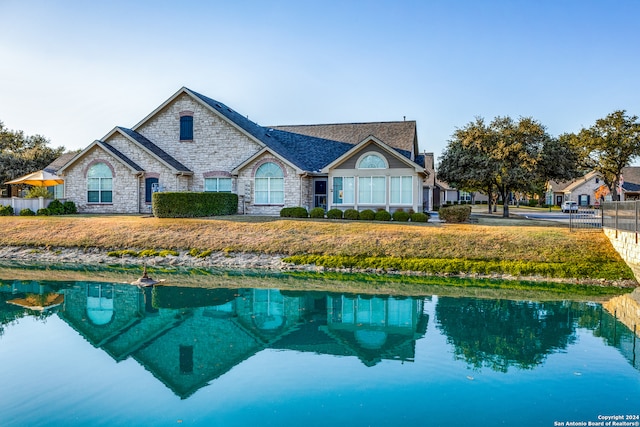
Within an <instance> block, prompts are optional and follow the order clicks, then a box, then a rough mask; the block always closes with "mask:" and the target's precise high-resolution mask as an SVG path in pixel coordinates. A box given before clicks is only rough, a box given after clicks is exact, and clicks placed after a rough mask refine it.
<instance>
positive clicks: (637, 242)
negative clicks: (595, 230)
mask: <svg viewBox="0 0 640 427" xmlns="http://www.w3.org/2000/svg"><path fill="white" fill-rule="evenodd" d="M602 230H603V231H604V234H605V236H607V237H608V238H609V241H610V242H611V245H613V248H614V249H615V250H616V251H617V252H618V253H619V254H620V256H621V257H622V259H623V260H624V261H625V262H626V263H627V265H628V266H629V267H630V268H631V270H632V271H633V274H634V275H635V276H636V280H637V281H638V282H640V236H638V237H637V238H636V233H634V232H632V231H623V230H617V231H616V230H614V229H611V228H603V229H602Z"/></svg>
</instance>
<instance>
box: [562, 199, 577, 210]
mask: <svg viewBox="0 0 640 427" xmlns="http://www.w3.org/2000/svg"><path fill="white" fill-rule="evenodd" d="M562 212H578V202H572V201H570V200H569V201H566V202H564V203H563V204H562Z"/></svg>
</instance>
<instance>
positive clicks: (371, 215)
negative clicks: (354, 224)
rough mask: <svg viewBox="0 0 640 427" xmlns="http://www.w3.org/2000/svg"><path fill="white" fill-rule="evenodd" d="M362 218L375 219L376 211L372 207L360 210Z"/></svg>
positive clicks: (365, 219) (366, 219)
mask: <svg viewBox="0 0 640 427" xmlns="http://www.w3.org/2000/svg"><path fill="white" fill-rule="evenodd" d="M360 219H361V220H364V221H373V220H374V219H376V213H375V212H374V211H372V210H371V209H365V210H363V211H362V212H360Z"/></svg>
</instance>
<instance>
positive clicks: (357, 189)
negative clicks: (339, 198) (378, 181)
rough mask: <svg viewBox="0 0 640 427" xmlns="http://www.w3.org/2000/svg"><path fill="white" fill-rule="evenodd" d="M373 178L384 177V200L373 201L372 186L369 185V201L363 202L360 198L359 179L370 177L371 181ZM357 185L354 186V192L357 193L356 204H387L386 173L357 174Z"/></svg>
mask: <svg viewBox="0 0 640 427" xmlns="http://www.w3.org/2000/svg"><path fill="white" fill-rule="evenodd" d="M373 178H383V179H384V200H383V201H381V202H374V201H373V186H372V187H371V194H370V196H371V200H372V201H371V202H363V201H362V200H360V180H362V179H370V180H371V181H373ZM357 181H358V186H357V187H356V194H357V196H358V197H357V198H356V203H357V205H358V206H380V205H386V204H387V200H388V194H387V193H388V182H389V180H388V179H387V177H386V175H371V176H358V180H357Z"/></svg>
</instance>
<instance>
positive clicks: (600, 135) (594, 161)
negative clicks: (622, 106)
mask: <svg viewBox="0 0 640 427" xmlns="http://www.w3.org/2000/svg"><path fill="white" fill-rule="evenodd" d="M563 139H565V140H566V141H568V142H569V143H570V144H572V145H573V147H574V149H575V151H576V152H577V153H579V156H580V159H581V165H582V167H583V168H584V169H586V170H593V171H596V172H598V173H599V174H600V176H602V179H603V181H604V182H605V184H606V185H607V187H609V191H610V192H611V195H612V197H613V200H619V199H620V197H619V194H618V185H619V183H620V178H621V174H622V169H623V168H625V167H627V166H629V165H630V164H631V162H632V161H633V160H634V159H635V158H636V157H638V156H640V122H638V116H628V115H627V114H626V111H625V110H618V111H614V112H613V113H611V114H609V115H608V116H607V117H605V118H603V119H598V120H596V123H595V124H594V125H593V126H591V127H590V128H588V129H582V130H581V131H580V132H579V133H578V134H577V135H575V134H567V135H564V136H563Z"/></svg>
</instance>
